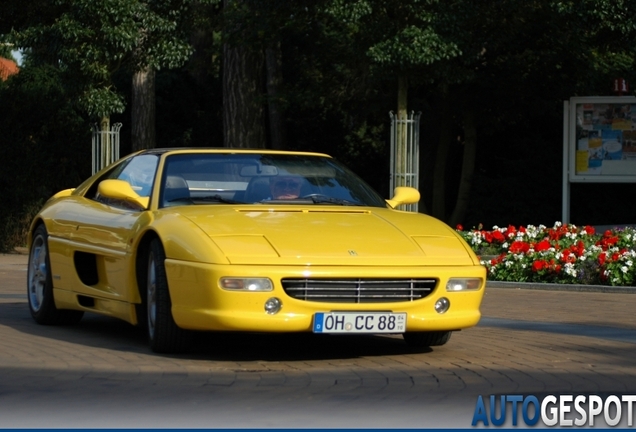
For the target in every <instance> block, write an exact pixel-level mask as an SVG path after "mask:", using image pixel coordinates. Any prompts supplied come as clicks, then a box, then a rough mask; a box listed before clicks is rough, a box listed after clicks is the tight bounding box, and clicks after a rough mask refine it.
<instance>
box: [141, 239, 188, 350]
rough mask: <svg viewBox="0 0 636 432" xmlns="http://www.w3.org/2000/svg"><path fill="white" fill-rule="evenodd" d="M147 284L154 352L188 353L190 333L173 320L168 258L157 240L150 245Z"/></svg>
mask: <svg viewBox="0 0 636 432" xmlns="http://www.w3.org/2000/svg"><path fill="white" fill-rule="evenodd" d="M149 249H150V250H149V252H148V271H147V280H146V308H147V309H146V311H147V314H146V315H147V323H148V325H147V326H148V340H149V342H150V348H151V349H152V350H153V351H154V352H157V353H177V352H181V351H184V350H185V349H186V348H187V346H188V345H189V343H190V332H188V331H186V330H183V329H181V328H179V327H178V326H177V324H176V323H175V322H174V319H173V318H172V301H171V300H170V292H169V290H168V279H167V277H166V267H165V264H164V262H165V260H166V255H165V252H164V250H163V246H162V245H161V242H160V241H159V240H157V239H155V240H153V241H152V242H151V243H150V248H149Z"/></svg>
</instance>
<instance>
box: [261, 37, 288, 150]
mask: <svg viewBox="0 0 636 432" xmlns="http://www.w3.org/2000/svg"><path fill="white" fill-rule="evenodd" d="M265 63H266V65H267V100H268V112H269V138H270V143H271V147H272V148H273V149H276V150H282V149H284V148H285V124H284V121H283V110H282V108H281V104H280V102H279V100H280V87H281V85H282V83H283V71H282V53H281V49H280V42H278V43H276V44H273V45H272V46H270V47H268V48H267V50H266V51H265Z"/></svg>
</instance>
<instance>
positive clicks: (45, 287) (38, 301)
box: [27, 225, 84, 325]
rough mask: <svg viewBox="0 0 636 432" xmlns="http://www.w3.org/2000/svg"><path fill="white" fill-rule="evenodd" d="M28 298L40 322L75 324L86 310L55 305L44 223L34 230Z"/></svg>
mask: <svg viewBox="0 0 636 432" xmlns="http://www.w3.org/2000/svg"><path fill="white" fill-rule="evenodd" d="M27 298H28V300H29V311H30V312H31V316H32V317H33V319H34V320H35V322H37V323H38V324H44V325H55V324H75V323H77V322H79V320H81V319H82V316H83V315H84V312H82V311H76V310H63V309H58V308H56V307H55V299H54V298H53V278H52V276H51V261H50V258H49V249H48V233H47V231H46V227H45V226H44V225H40V226H38V227H37V228H36V229H35V231H34V232H33V241H32V242H31V248H30V251H29V264H28V271H27Z"/></svg>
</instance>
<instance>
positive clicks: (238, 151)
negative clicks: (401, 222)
mask: <svg viewBox="0 0 636 432" xmlns="http://www.w3.org/2000/svg"><path fill="white" fill-rule="evenodd" d="M165 153H176V154H178V153H219V154H281V155H299V156H301V155H304V156H320V157H328V158H331V156H329V155H328V154H325V153H316V152H304V151H288V150H268V149H260V148H228V147H167V148H153V149H145V150H141V151H139V152H138V153H137V155H140V154H158V155H162V154H165Z"/></svg>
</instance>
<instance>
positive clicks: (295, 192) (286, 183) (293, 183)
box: [269, 176, 303, 200]
mask: <svg viewBox="0 0 636 432" xmlns="http://www.w3.org/2000/svg"><path fill="white" fill-rule="evenodd" d="M302 180H303V179H302V178H301V177H295V176H277V177H270V181H269V188H270V190H271V192H272V199H275V200H277V199H282V200H286V199H296V198H298V197H299V196H300V187H301V186H302Z"/></svg>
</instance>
